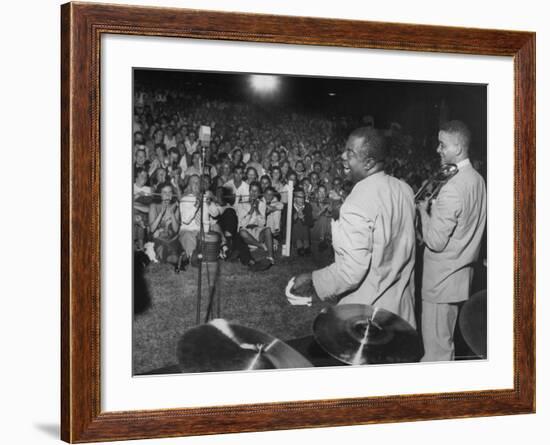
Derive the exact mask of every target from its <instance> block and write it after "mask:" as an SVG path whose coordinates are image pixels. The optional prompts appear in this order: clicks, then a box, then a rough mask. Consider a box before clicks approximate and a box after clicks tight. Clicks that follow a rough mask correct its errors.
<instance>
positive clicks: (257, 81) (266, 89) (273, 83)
mask: <svg viewBox="0 0 550 445" xmlns="http://www.w3.org/2000/svg"><path fill="white" fill-rule="evenodd" d="M250 86H251V87H252V89H253V90H254V91H256V92H258V93H261V94H267V93H272V92H274V91H275V90H277V88H278V87H279V78H278V77H277V76H268V75H263V74H262V75H259V74H254V75H252V76H250Z"/></svg>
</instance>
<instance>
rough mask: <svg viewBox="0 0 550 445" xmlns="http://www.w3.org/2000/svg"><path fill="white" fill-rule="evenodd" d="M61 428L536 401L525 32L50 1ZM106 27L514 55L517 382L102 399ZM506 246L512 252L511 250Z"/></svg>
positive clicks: (371, 416)
mask: <svg viewBox="0 0 550 445" xmlns="http://www.w3.org/2000/svg"><path fill="white" fill-rule="evenodd" d="M61 34H62V43H61V67H62V69H61V110H62V119H61V125H62V127H61V146H62V159H61V171H62V178H61V199H62V201H61V202H62V210H61V221H62V226H61V235H62V244H61V258H62V260H61V261H62V263H61V269H62V274H61V289H62V295H61V296H62V298H61V313H62V317H61V332H62V341H61V352H62V355H61V369H62V374H61V437H62V439H63V440H65V441H67V442H71V443H73V442H74V443H76V442H93V441H106V440H122V439H139V438H153V437H174V436H186V435H202V434H216V433H232V432H245V431H265V430H281V429H290V428H308V427H321V426H340V425H354V424H368V423H379V422H402V421H412V420H427V419H442V418H459V417H474V416H493V415H505V414H519V413H533V412H534V411H535V34H534V33H530V32H517V31H501V30H485V29H467V28H451V27H439V26H424V25H422V26H421V25H409V24H390V23H380V22H361V21H350V20H333V19H325V18H322V19H321V18H306V17H287V16H273V15H256V14H243V13H222V12H212V11H197V10H186V9H172V8H148V7H133V6H117V5H107V4H91V3H85V4H83V3H68V4H65V5H62V7H61ZM103 34H127V35H146V36H169V37H181V38H193V39H221V40H237V41H248V42H277V43H286V44H300V45H323V46H337V47H355V48H358V47H359V48H378V49H388V50H408V51H428V52H445V53H461V54H477V55H497V56H511V57H513V61H514V77H515V79H514V89H515V92H514V94H515V110H514V115H515V123H514V134H515V148H514V150H515V178H514V184H515V186H514V252H513V255H514V387H513V389H509V390H484V391H475V392H455V393H440V394H418V395H401V396H388V397H369V398H351V399H334V400H322V401H300V402H288V403H266V404H253V405H237V406H230V407H227V406H225V407H216V406H213V407H209V408H187V409H169V410H152V411H129V412H102V411H101V404H100V355H101V350H100V337H101V332H100V305H101V295H100V288H101V286H100V283H101V277H100V267H99V265H100V235H101V227H100V199H101V194H100V181H101V178H100V162H101V156H100V138H99V132H100V121H99V116H100V113H101V104H100V78H99V77H100V75H99V73H100V55H101V45H100V38H101V36H102V35H103ZM510 253H511V254H512V252H510Z"/></svg>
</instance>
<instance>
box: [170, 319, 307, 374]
mask: <svg viewBox="0 0 550 445" xmlns="http://www.w3.org/2000/svg"><path fill="white" fill-rule="evenodd" d="M177 356H178V362H179V366H180V369H181V372H212V371H240V370H252V369H277V368H309V367H312V366H313V365H312V364H311V363H310V362H309V361H308V360H306V359H305V358H304V357H303V356H302V355H301V354H300V353H298V352H296V351H295V350H294V349H292V348H291V347H290V346H288V345H287V344H286V343H284V342H282V341H281V340H278V339H277V338H275V337H273V336H272V335H269V334H266V333H264V332H260V331H257V330H255V329H251V328H247V327H245V326H241V325H238V324H236V323H230V322H228V321H226V320H224V319H221V318H219V319H216V320H212V321H211V322H209V323H207V324H203V325H200V326H197V327H195V328H192V329H189V330H188V331H187V332H185V333H184V334H183V335H182V337H181V339H180V340H179V343H178V351H177Z"/></svg>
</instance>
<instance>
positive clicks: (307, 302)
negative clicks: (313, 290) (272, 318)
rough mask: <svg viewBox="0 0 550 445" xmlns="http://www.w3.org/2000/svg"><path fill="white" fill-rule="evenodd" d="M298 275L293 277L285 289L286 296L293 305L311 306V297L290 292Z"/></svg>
mask: <svg viewBox="0 0 550 445" xmlns="http://www.w3.org/2000/svg"><path fill="white" fill-rule="evenodd" d="M295 280H296V277H292V278H291V279H290V280H289V282H288V284H287V285H286V289H285V296H286V299H287V300H288V302H289V303H290V304H291V305H293V306H311V298H309V297H300V296H299V295H294V294H293V293H292V292H290V289H292V287H293V286H294V282H295Z"/></svg>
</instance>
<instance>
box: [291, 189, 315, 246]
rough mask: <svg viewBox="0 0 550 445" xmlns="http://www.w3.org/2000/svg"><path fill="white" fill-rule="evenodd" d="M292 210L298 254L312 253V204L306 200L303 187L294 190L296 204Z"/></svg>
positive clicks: (293, 232) (294, 241)
mask: <svg viewBox="0 0 550 445" xmlns="http://www.w3.org/2000/svg"><path fill="white" fill-rule="evenodd" d="M293 207H294V208H293V211H292V241H293V244H294V247H296V250H297V252H298V255H300V256H304V255H309V254H310V253H311V243H310V229H311V227H312V226H313V214H312V209H311V205H310V204H309V203H307V202H306V199H305V193H304V191H303V190H302V189H300V188H297V189H296V190H294V204H293Z"/></svg>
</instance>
